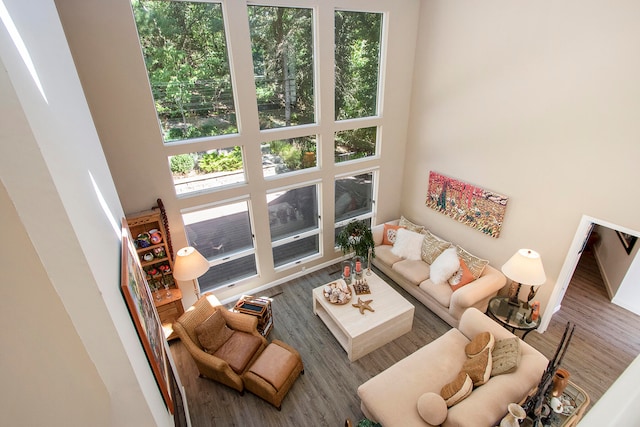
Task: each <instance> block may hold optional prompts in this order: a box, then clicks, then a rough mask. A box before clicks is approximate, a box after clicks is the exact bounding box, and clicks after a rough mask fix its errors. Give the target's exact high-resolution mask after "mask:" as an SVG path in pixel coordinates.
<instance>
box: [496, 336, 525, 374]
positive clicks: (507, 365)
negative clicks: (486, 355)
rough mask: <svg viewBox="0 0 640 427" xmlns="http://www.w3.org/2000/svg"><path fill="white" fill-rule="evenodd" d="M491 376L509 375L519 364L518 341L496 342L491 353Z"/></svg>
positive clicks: (516, 339) (507, 339) (515, 338)
mask: <svg viewBox="0 0 640 427" xmlns="http://www.w3.org/2000/svg"><path fill="white" fill-rule="evenodd" d="M491 360H492V367H491V376H492V377H493V376H496V375H502V374H509V373H511V372H513V371H515V370H516V369H517V368H518V365H519V364H520V339H519V338H517V337H514V338H506V339H503V340H499V341H497V342H496V345H495V347H494V348H493V351H492V352H491Z"/></svg>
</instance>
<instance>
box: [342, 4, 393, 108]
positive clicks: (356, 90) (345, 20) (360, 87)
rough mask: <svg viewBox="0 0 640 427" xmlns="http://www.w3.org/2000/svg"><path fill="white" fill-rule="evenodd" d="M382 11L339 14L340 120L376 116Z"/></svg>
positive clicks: (343, 12)
mask: <svg viewBox="0 0 640 427" xmlns="http://www.w3.org/2000/svg"><path fill="white" fill-rule="evenodd" d="M381 29H382V14H381V13H366V12H346V11H336V13H335V87H336V91H335V104H336V120H344V119H355V118H359V117H370V116H375V115H376V114H377V113H378V112H377V101H378V80H379V67H380V37H381Z"/></svg>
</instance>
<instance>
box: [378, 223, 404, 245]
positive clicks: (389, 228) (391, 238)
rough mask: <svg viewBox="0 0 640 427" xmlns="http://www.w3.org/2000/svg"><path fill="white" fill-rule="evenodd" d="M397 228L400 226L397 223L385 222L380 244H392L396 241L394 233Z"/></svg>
mask: <svg viewBox="0 0 640 427" xmlns="http://www.w3.org/2000/svg"><path fill="white" fill-rule="evenodd" d="M399 228H401V227H400V226H399V225H394V224H385V225H384V231H383V232H382V244H383V245H393V244H394V243H395V242H396V235H397V233H398V229H399Z"/></svg>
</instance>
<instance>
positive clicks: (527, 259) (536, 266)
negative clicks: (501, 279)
mask: <svg viewBox="0 0 640 427" xmlns="http://www.w3.org/2000/svg"><path fill="white" fill-rule="evenodd" d="M502 272H503V273H504V275H505V276H507V277H508V278H509V279H511V280H513V281H514V282H518V283H521V284H523V285H531V286H537V285H542V284H543V283H544V282H546V280H547V276H546V275H545V274H544V268H543V267H542V260H541V259H540V254H539V253H538V252H536V251H534V250H531V249H520V250H518V252H516V253H515V255H513V256H512V257H511V258H510V259H509V261H507V262H506V263H504V265H503V266H502Z"/></svg>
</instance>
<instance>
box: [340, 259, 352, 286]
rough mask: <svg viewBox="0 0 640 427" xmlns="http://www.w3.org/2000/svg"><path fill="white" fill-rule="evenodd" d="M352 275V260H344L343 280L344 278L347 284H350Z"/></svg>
mask: <svg viewBox="0 0 640 427" xmlns="http://www.w3.org/2000/svg"><path fill="white" fill-rule="evenodd" d="M352 277H353V272H352V268H351V262H350V261H343V262H342V280H344V282H345V283H346V284H347V285H350V284H351V280H352Z"/></svg>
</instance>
